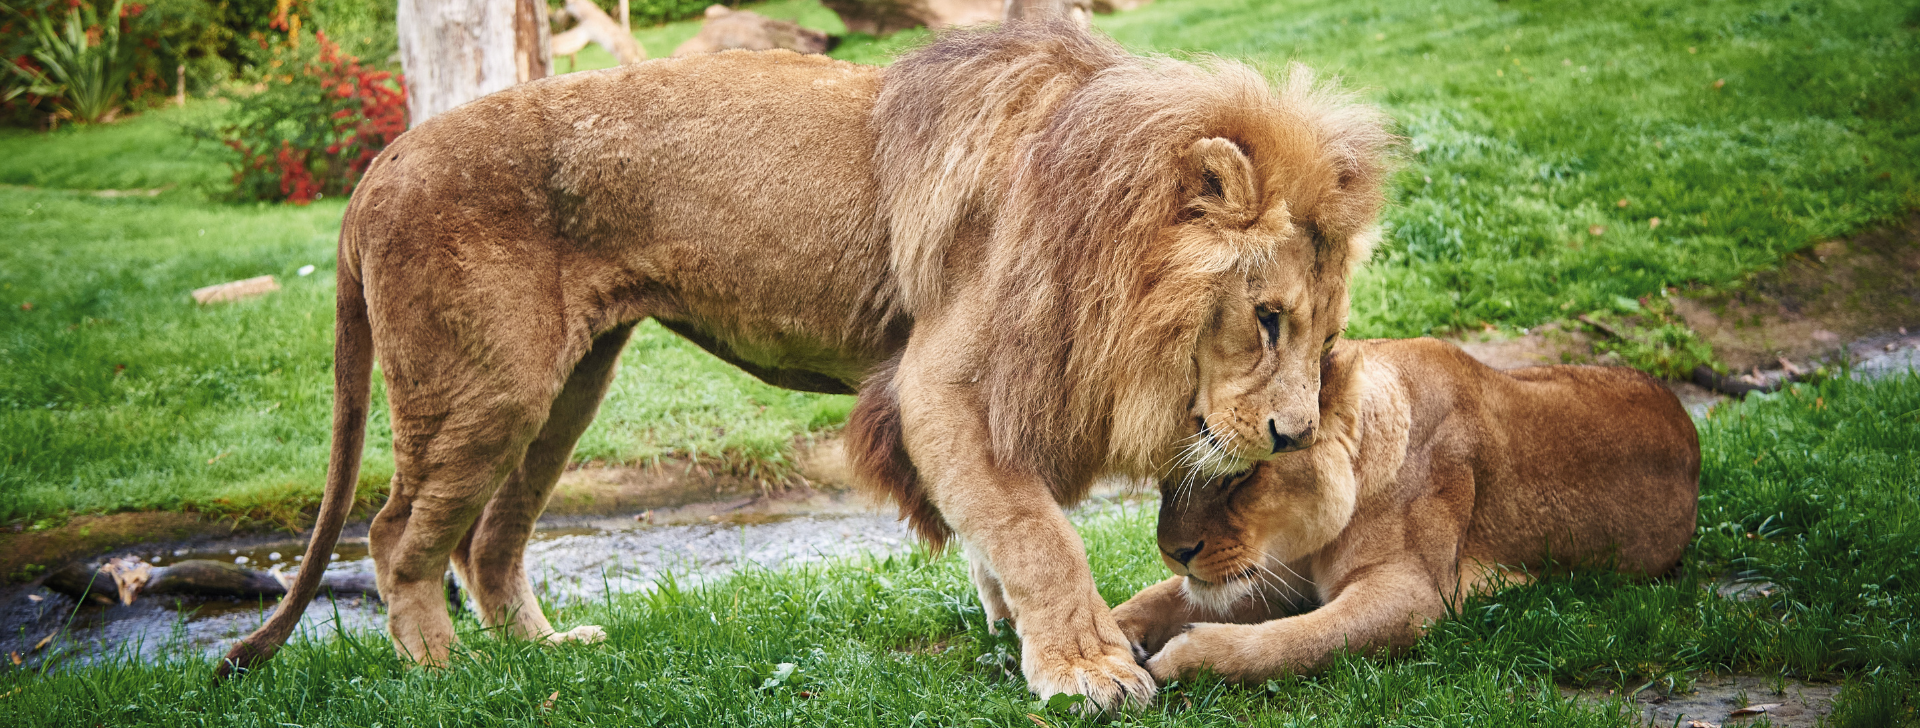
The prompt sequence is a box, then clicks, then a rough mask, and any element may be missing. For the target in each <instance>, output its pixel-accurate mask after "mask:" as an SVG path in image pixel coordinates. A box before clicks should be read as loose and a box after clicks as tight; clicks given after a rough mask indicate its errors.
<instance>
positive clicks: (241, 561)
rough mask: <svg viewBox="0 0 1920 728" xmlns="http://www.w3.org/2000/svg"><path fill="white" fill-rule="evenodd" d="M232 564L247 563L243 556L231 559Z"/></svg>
mask: <svg viewBox="0 0 1920 728" xmlns="http://www.w3.org/2000/svg"><path fill="white" fill-rule="evenodd" d="M233 563H236V564H244V563H247V557H245V556H235V557H233Z"/></svg>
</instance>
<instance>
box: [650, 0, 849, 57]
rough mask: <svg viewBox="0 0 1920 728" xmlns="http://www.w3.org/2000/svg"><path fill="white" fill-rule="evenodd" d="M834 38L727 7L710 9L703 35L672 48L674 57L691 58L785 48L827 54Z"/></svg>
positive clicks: (799, 51)
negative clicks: (741, 50) (723, 52)
mask: <svg viewBox="0 0 1920 728" xmlns="http://www.w3.org/2000/svg"><path fill="white" fill-rule="evenodd" d="M831 46H832V39H831V38H829V37H828V36H827V34H826V33H823V32H820V31H818V30H810V29H807V28H802V27H800V26H799V25H798V24H795V23H794V22H793V21H790V20H775V19H773V18H769V17H766V16H764V15H761V14H759V13H755V12H750V11H746V10H733V9H730V8H728V7H727V6H725V5H709V6H707V19H706V21H704V22H702V23H701V24H700V34H699V35H696V36H694V37H692V38H689V39H687V42H685V43H681V44H680V47H679V48H675V49H673V55H674V56H676V57H678V56H690V55H694V54H697V53H716V52H719V51H724V50H732V49H735V48H739V49H743V50H749V51H764V50H772V49H774V48H785V49H787V50H790V51H795V52H798V53H825V52H827V49H828V48H829V47H831Z"/></svg>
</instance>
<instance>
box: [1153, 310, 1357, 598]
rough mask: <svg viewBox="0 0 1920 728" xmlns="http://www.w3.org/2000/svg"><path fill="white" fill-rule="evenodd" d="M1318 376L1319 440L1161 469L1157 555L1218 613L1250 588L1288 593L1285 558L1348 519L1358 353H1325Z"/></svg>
mask: <svg viewBox="0 0 1920 728" xmlns="http://www.w3.org/2000/svg"><path fill="white" fill-rule="evenodd" d="M1323 365H1324V367H1325V369H1326V370H1327V374H1326V384H1325V386H1324V387H1321V388H1318V389H1317V390H1316V394H1317V397H1316V400H1317V401H1316V405H1317V407H1318V408H1319V409H1320V410H1321V412H1322V415H1323V419H1324V420H1326V430H1327V431H1328V432H1327V433H1326V434H1328V435H1329V437H1328V439H1327V441H1325V442H1321V443H1319V444H1317V445H1315V446H1312V447H1309V448H1306V449H1305V450H1303V451H1300V452H1295V453H1291V454H1286V455H1282V456H1279V457H1276V458H1273V459H1271V460H1268V461H1266V462H1263V463H1260V464H1259V465H1258V466H1256V467H1254V468H1252V469H1250V470H1248V471H1246V472H1241V473H1233V474H1229V475H1224V476H1215V477H1188V476H1185V475H1182V476H1179V477H1169V478H1163V479H1162V480H1161V484H1160V525H1159V546H1160V555H1161V559H1162V560H1163V561H1165V562H1166V565H1167V568H1169V569H1171V570H1173V572H1174V573H1176V574H1180V575H1182V576H1185V577H1187V592H1188V594H1189V595H1190V596H1191V597H1192V598H1193V600H1194V602H1195V603H1196V604H1200V605H1202V606H1205V607H1207V608H1209V609H1212V610H1214V611H1215V612H1217V613H1222V614H1224V613H1225V612H1226V609H1227V608H1228V607H1229V606H1231V605H1232V604H1233V603H1234V602H1237V601H1239V600H1241V599H1244V598H1246V597H1248V596H1250V595H1252V594H1253V593H1254V592H1255V591H1257V590H1262V589H1265V590H1266V591H1267V592H1274V593H1278V594H1280V595H1281V596H1295V597H1298V596H1301V595H1298V594H1289V592H1291V591H1292V590H1293V589H1294V588H1295V587H1292V586H1289V584H1290V583H1291V582H1294V581H1297V580H1296V579H1295V578H1293V577H1296V576H1297V575H1295V574H1292V573H1290V568H1292V567H1290V565H1291V564H1295V563H1296V562H1299V561H1301V560H1302V559H1303V558H1305V557H1307V556H1310V555H1312V554H1313V553H1315V552H1317V551H1319V550H1320V549H1321V548H1323V547H1325V546H1326V545H1327V544H1328V543H1330V542H1332V541H1333V539H1334V538H1335V537H1337V536H1339V534H1340V532H1341V531H1342V530H1343V529H1345V528H1346V527H1347V523H1348V521H1349V520H1351V519H1352V517H1353V510H1354V505H1355V503H1356V502H1357V499H1358V497H1359V485H1358V483H1357V481H1356V478H1355V468H1356V464H1355V462H1354V460H1353V458H1354V457H1355V453H1356V452H1357V443H1356V442H1354V439H1353V438H1354V432H1355V430H1354V422H1355V418H1356V417H1357V415H1358V413H1357V409H1358V406H1359V399H1360V383H1359V380H1358V379H1357V377H1358V376H1359V374H1358V371H1359V368H1360V366H1361V364H1360V362H1359V360H1358V354H1357V352H1356V351H1355V350H1354V349H1352V348H1349V347H1341V348H1340V349H1338V350H1336V351H1335V352H1330V353H1329V354H1328V355H1327V356H1326V357H1325V358H1324V359H1323Z"/></svg>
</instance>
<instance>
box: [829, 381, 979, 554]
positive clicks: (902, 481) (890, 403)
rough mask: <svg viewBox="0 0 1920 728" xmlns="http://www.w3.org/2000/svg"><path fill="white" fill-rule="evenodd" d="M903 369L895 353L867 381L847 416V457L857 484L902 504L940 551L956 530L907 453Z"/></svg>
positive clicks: (902, 514)
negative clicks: (898, 387) (896, 381)
mask: <svg viewBox="0 0 1920 728" xmlns="http://www.w3.org/2000/svg"><path fill="white" fill-rule="evenodd" d="M899 368H900V359H899V358H898V357H895V358H894V359H891V360H889V361H888V362H887V363H886V364H883V365H881V366H880V368H879V369H878V370H876V371H875V372H874V373H873V374H871V375H869V376H868V377H867V381H866V382H865V383H863V384H861V386H860V401H859V402H858V403H856V404H855V405H854V406H853V413H852V414H851V415H849V416H848V417H847V460H848V461H849V462H850V463H851V464H852V466H853V474H854V482H855V484H856V485H858V486H860V487H861V488H862V489H864V490H866V491H867V492H869V493H873V494H875V495H880V496H884V497H886V498H889V499H892V500H893V502H895V503H898V504H899V505H900V517H901V518H905V519H907V524H908V525H910V526H912V527H913V530H914V532H915V533H918V534H919V535H920V538H921V539H923V540H925V541H926V542H927V545H928V546H931V547H932V548H933V550H934V551H939V550H941V549H944V548H946V545H947V539H948V538H950V537H952V536H953V529H951V528H949V527H948V526H947V522H946V520H945V519H943V518H941V517H940V511H939V509H937V508H934V507H933V502H932V501H929V500H927V491H926V489H925V488H923V487H921V483H920V471H919V470H918V469H916V468H914V467H913V460H912V459H911V458H908V457H907V445H906V442H905V440H904V433H903V431H902V429H901V424H900V396H899V393H898V392H896V391H895V390H894V388H893V376H894V373H895V372H896V371H897V370H898V369H899Z"/></svg>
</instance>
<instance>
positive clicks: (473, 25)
mask: <svg viewBox="0 0 1920 728" xmlns="http://www.w3.org/2000/svg"><path fill="white" fill-rule="evenodd" d="M396 20H397V25H398V26H399V35H400V70H401V71H402V72H403V73H405V74H406V83H407V114H408V124H409V125H410V126H419V125H420V124H421V122H424V121H426V120H427V119H429V118H432V117H433V116H434V115H436V114H439V113H441V112H444V111H447V110H448V109H452V108H453V107H455V106H459V105H461V104H464V103H466V102H468V101H472V100H474V99H477V98H480V97H481V96H485V95H487V94H490V93H493V92H495V91H499V90H501V89H504V88H507V87H509V86H512V85H514V84H517V83H522V82H525V81H531V80H533V79H536V78H544V77H546V76H547V75H549V74H550V73H551V71H552V68H553V59H552V55H551V54H550V52H549V51H548V45H547V23H546V4H545V3H544V0H400V6H399V12H398V18H397V19H396Z"/></svg>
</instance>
